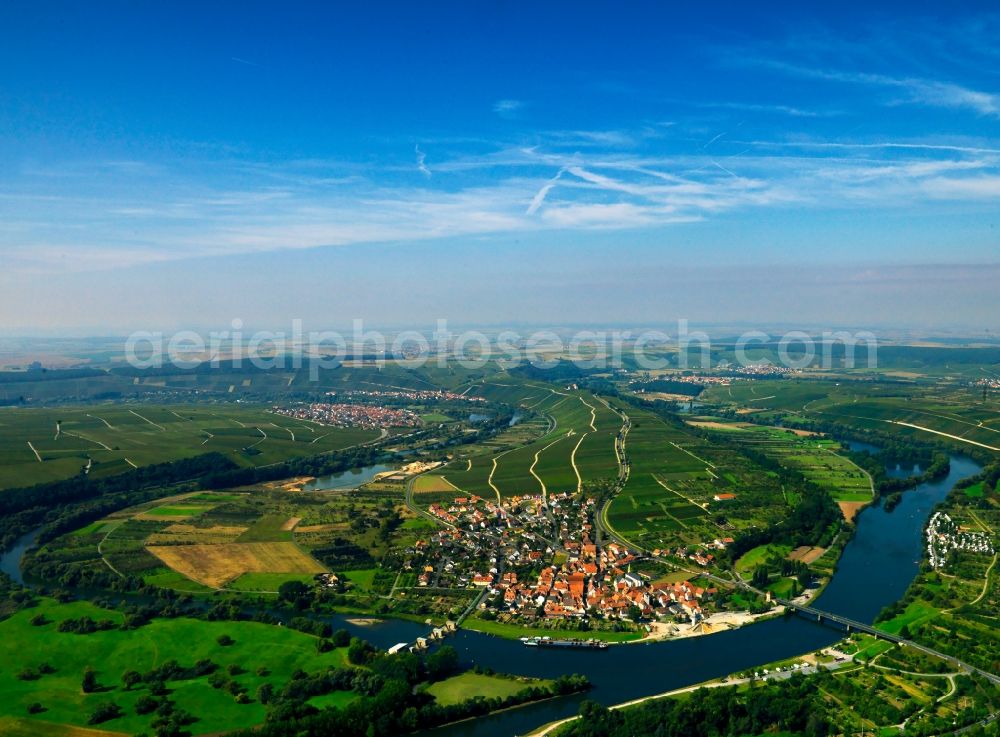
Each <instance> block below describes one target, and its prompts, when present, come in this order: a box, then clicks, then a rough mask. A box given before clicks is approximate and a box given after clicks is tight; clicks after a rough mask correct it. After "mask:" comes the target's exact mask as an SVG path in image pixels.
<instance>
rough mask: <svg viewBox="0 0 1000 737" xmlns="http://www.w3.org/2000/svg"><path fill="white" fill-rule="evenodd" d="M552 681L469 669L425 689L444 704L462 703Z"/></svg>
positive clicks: (498, 695) (494, 696)
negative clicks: (510, 676) (476, 671)
mask: <svg viewBox="0 0 1000 737" xmlns="http://www.w3.org/2000/svg"><path fill="white" fill-rule="evenodd" d="M550 684H551V681H546V680H542V679H536V678H504V677H501V676H487V675H483V674H481V673H473V672H472V671H467V672H465V673H460V674H459V675H457V676H452V677H451V678H445V679H444V680H443V681H437V682H436V683H432V684H431V685H429V686H428V687H427V688H426V689H424V690H425V692H426V693H429V694H430V695H431V696H433V697H434V699H435V701H437V702H438V703H439V704H441V705H442V706H449V705H451V704H460V703H462V702H463V701H468V700H469V699H471V698H473V697H474V696H481V697H483V698H484V699H493V698H500V699H504V698H507V697H508V696H513V695H514V694H516V693H517V692H518V691H522V690H523V689H525V688H528V687H530V686H548V685H550Z"/></svg>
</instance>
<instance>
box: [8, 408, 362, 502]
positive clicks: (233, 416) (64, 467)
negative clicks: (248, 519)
mask: <svg viewBox="0 0 1000 737" xmlns="http://www.w3.org/2000/svg"><path fill="white" fill-rule="evenodd" d="M377 437H378V431H375V430H364V429H355V428H332V427H324V426H321V425H317V424H315V423H310V422H305V421H302V420H295V419H292V418H289V417H282V416H280V415H275V414H272V413H270V412H268V411H266V410H265V409H263V408H253V407H240V406H234V405H231V404H228V405H220V406H217V407H213V406H208V407H206V406H201V407H194V406H191V405H146V404H136V405H127V404H126V405H107V406H102V405H97V406H93V407H88V408H79V409H69V408H58V409H31V410H24V409H5V410H3V411H0V488H11V487H18V486H30V485H32V484H36V483H41V482H45V481H54V480H58V479H62V478H67V477H70V476H73V475H75V474H77V473H79V472H80V471H81V470H82V469H84V468H86V467H87V466H88V463H89V464H90V468H89V473H90V474H91V476H92V477H94V478H100V477H104V476H112V475H114V474H117V473H122V472H124V471H129V470H131V469H132V468H135V467H139V466H145V465H149V464H153V463H162V462H165V461H171V460H176V459H178V458H187V457H191V456H196V455H199V454H201V453H208V452H211V451H217V452H219V453H222V454H224V455H226V456H227V457H228V458H231V459H232V460H233V461H235V462H236V463H238V464H240V465H244V466H250V465H256V466H259V465H265V464H268V463H275V462H278V461H281V460H285V459H288V458H295V457H305V456H312V455H317V454H319V453H324V452H326V451H331V450H337V449H341V448H346V447H349V446H352V445H357V444H359V443H364V442H368V441H370V440H374V439H375V438H377Z"/></svg>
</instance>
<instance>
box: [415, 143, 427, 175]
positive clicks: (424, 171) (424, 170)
mask: <svg viewBox="0 0 1000 737" xmlns="http://www.w3.org/2000/svg"><path fill="white" fill-rule="evenodd" d="M413 150H414V151H415V152H416V154H417V169H419V170H420V172H421V173H422V174H423V175H424V176H428V177H429V176H430V175H431V170H430V169H428V168H427V164H425V163H424V161H425V160H426V159H427V154H425V153H424V152H423V151H421V150H420V146H414V147H413Z"/></svg>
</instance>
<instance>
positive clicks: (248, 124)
mask: <svg viewBox="0 0 1000 737" xmlns="http://www.w3.org/2000/svg"><path fill="white" fill-rule="evenodd" d="M620 5H621V4H611V3H604V4H588V3H580V2H574V3H544V4H526V3H520V4H518V3H511V2H504V3H499V2H481V3H469V2H464V3H431V4H425V3H405V4H404V3H398V4H395V3H382V4H362V3H358V4H352V5H351V6H350V7H346V4H345V6H344V7H341V6H338V5H334V4H325V3H324V4H317V5H315V6H311V5H297V6H293V7H287V6H281V7H279V6H278V5H277V4H271V5H267V4H253V3H250V4H248V3H229V4H227V3H205V4H195V3H159V4H154V3H117V4H116V3H110V2H105V3H92V4H82V3H66V4H54V3H19V2H8V3H4V5H3V8H2V9H0V171H2V172H3V174H2V176H0V263H2V268H0V331H2V332H20V333H24V332H33V331H34V332H59V331H67V332H79V331H83V332H97V333H103V334H106V333H110V332H116V331H124V330H130V329H134V328H146V329H152V328H157V329H159V328H172V327H203V328H211V327H214V326H219V325H225V324H228V322H229V321H230V320H231V319H233V318H235V317H240V318H242V319H244V320H245V321H246V322H248V323H253V324H257V325H261V326H276V327H277V326H282V325H285V324H287V322H288V321H289V320H290V319H292V318H296V317H298V318H303V319H305V320H306V321H307V322H308V323H309V325H310V326H315V327H317V328H319V327H326V326H332V325H337V324H344V323H346V322H348V321H349V320H350V319H352V318H355V317H361V318H365V319H366V320H369V321H372V322H376V323H382V324H388V325H400V324H408V323H414V324H415V323H430V322H432V321H433V320H434V319H436V318H438V317H446V318H448V319H450V320H452V321H453V322H460V321H465V322H478V323H489V324H502V323H504V322H508V321H518V322H525V321H527V322H541V323H558V324H565V323H571V322H588V321H590V322H603V323H630V322H631V323H640V322H641V323H651V322H657V321H661V320H662V321H672V320H675V319H677V318H679V317H683V318H689V319H691V320H695V321H699V320H700V321H709V322H712V321H714V322H730V323H731V322H737V321H739V322H753V321H783V322H788V321H795V320H799V321H802V322H803V323H810V324H821V325H829V326H834V325H873V326H875V325H909V326H913V327H918V328H939V327H946V326H969V327H974V328H988V327H994V328H995V327H996V315H997V314H998V310H997V308H998V307H1000V305H998V298H997V294H998V291H997V288H996V284H997V277H998V276H1000V258H998V257H1000V236H998V230H997V228H998V226H1000V222H998V221H1000V216H998V213H1000V135H998V134H1000V44H998V43H997V40H998V38H1000V16H998V15H997V14H991V13H990V12H989V5H988V4H983V5H981V6H976V5H975V4H972V3H963V4H947V5H945V4H940V3H927V4H920V3H908V4H906V5H905V6H901V7H905V10H904V11H903V12H897V10H896V9H894V8H892V7H891V6H888V5H886V6H882V9H879V8H878V7H877V6H878V4H877V3H870V2H869V3H864V4H860V5H859V6H858V7H856V8H851V7H848V6H847V5H843V4H840V5H837V6H836V7H831V8H829V9H826V10H823V9H818V8H813V7H811V6H813V5H815V4H811V3H796V4H789V5H788V6H787V7H781V6H780V5H775V6H773V7H772V8H771V9H770V10H767V11H764V10H761V9H760V7H759V5H758V4H746V3H744V4H732V5H727V4H711V5H708V6H706V5H705V4H698V5H697V6H695V4H691V7H689V8H687V9H678V8H673V7H669V4H664V3H650V4H644V3H629V4H626V7H625V8H622V7H618V6H620ZM205 6H207V7H205ZM538 6H541V7H538ZM741 6H746V7H741Z"/></svg>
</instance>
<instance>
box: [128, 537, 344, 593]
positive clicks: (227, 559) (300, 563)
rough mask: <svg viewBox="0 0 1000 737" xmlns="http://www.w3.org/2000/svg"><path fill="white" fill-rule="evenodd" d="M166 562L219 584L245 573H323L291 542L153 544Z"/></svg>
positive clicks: (153, 549) (208, 583)
mask: <svg viewBox="0 0 1000 737" xmlns="http://www.w3.org/2000/svg"><path fill="white" fill-rule="evenodd" d="M146 549H147V550H148V551H149V552H150V553H152V554H153V555H155V556H156V557H157V558H159V559H160V560H162V561H163V562H164V563H165V564H166V565H167V566H169V567H170V568H172V569H174V570H175V571H177V572H178V573H181V574H183V575H184V576H187V577H188V578H190V579H192V580H193V581H197V582H198V583H201V584H204V585H206V586H211V587H212V588H220V587H221V586H222V585H223V584H225V583H226V582H228V581H232V580H233V579H235V578H238V577H239V576H242V575H243V574H244V573H322V572H323V571H324V570H325V569H324V568H323V566H321V565H320V564H319V562H318V561H316V560H315V559H314V558H313V557H312V556H310V555H308V554H307V553H304V552H303V551H302V550H300V549H299V547H298V546H297V545H295V544H294V543H290V542H264V543H253V542H251V543H223V544H220V545H150V546H147V548H146Z"/></svg>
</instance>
